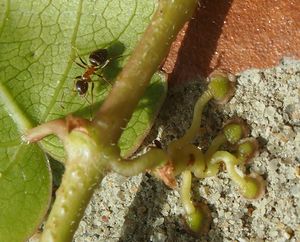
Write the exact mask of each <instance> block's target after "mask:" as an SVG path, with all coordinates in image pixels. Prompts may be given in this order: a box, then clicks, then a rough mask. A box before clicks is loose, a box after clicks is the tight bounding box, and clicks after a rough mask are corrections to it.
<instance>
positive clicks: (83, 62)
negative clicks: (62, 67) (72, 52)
mask: <svg viewBox="0 0 300 242" xmlns="http://www.w3.org/2000/svg"><path fill="white" fill-rule="evenodd" d="M78 57H79V59H80V61H81V62H82V64H84V65H85V66H87V65H88V64H87V63H86V62H85V61H84V60H83V59H82V58H81V57H80V55H78Z"/></svg>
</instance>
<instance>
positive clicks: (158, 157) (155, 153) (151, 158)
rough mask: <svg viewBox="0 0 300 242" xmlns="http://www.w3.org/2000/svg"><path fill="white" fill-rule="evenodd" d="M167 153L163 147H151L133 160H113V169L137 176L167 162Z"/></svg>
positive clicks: (111, 163) (123, 173)
mask: <svg viewBox="0 0 300 242" xmlns="http://www.w3.org/2000/svg"><path fill="white" fill-rule="evenodd" d="M167 160H168V157H167V154H166V153H165V152H164V151H163V150H161V149H151V150H149V151H148V152H147V153H145V154H143V155H141V156H139V157H137V158H135V159H132V160H123V159H121V158H120V159H118V160H112V161H111V162H110V166H111V169H112V170H113V171H115V172H117V173H119V174H121V175H124V176H135V175H137V174H139V173H141V172H145V171H146V170H148V169H152V168H154V167H158V166H159V165H161V164H163V163H166V162H167Z"/></svg>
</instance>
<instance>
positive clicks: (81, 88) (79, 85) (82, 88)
mask: <svg viewBox="0 0 300 242" xmlns="http://www.w3.org/2000/svg"><path fill="white" fill-rule="evenodd" d="M75 87H76V91H77V92H78V94H79V95H81V96H82V95H84V94H86V92H87V91H88V88H89V83H88V82H86V81H84V80H82V79H80V80H78V81H76V84H75Z"/></svg>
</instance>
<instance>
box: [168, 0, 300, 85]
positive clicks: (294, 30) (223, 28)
mask: <svg viewBox="0 0 300 242" xmlns="http://www.w3.org/2000/svg"><path fill="white" fill-rule="evenodd" d="M200 2H201V6H200V7H198V9H197V11H196V13H195V15H194V17H193V19H192V20H191V21H190V22H189V24H187V25H186V26H185V28H184V29H183V30H182V31H181V32H180V33H179V35H178V37H177V39H176V41H175V42H174V43H173V45H172V48H171V51H170V54H169V56H168V58H167V60H166V62H165V64H164V67H163V70H164V71H166V72H167V73H168V74H170V79H169V80H170V83H178V82H182V81H188V80H191V79H195V78H197V77H198V76H201V77H207V76H208V74H209V73H210V72H211V71H212V70H215V69H225V70H229V71H231V72H233V73H234V74H235V73H238V72H240V71H243V70H246V69H250V68H267V67H271V66H275V65H278V63H279V62H280V60H281V59H282V58H283V57H292V58H300V52H299V49H300V41H299V40H300V31H299V27H300V25H299V23H300V15H299V12H300V5H299V4H298V0H289V1H269V0H260V1H252V0H235V1H233V0H202V1H200Z"/></svg>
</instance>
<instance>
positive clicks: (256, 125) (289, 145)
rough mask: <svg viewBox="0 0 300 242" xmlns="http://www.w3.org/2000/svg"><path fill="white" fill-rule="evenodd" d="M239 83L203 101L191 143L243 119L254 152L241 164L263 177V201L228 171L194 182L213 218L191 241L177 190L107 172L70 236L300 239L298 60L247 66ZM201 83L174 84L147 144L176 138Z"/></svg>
mask: <svg viewBox="0 0 300 242" xmlns="http://www.w3.org/2000/svg"><path fill="white" fill-rule="evenodd" d="M237 82H238V84H237V90H236V94H235V96H234V97H233V98H232V99H231V101H230V102H229V103H228V104H226V105H225V106H218V105H216V104H214V103H210V104H209V105H208V107H207V108H206V110H205V113H204V117H203V125H202V132H203V136H201V137H200V138H199V139H198V140H197V141H196V142H195V144H197V145H199V147H201V148H203V149H205V148H207V146H208V144H209V142H210V141H211V138H212V137H213V136H214V135H216V134H217V132H218V130H219V129H220V127H221V126H222V124H223V123H224V122H225V121H226V120H227V119H228V118H229V117H232V116H239V117H241V118H243V119H245V120H247V122H248V124H249V125H250V127H251V135H252V136H254V137H256V138H257V139H258V141H259V143H260V152H259V154H258V155H257V156H256V157H255V158H254V159H253V160H252V162H251V163H250V164H249V165H247V167H246V169H248V170H250V171H255V172H257V173H259V174H261V175H262V176H263V177H264V178H265V180H266V187H267V191H266V194H265V195H264V196H263V198H262V199H260V200H257V201H249V200H246V199H244V198H243V197H241V195H240V194H239V192H238V189H237V187H236V186H235V185H234V184H233V182H232V181H231V180H230V179H229V177H228V175H227V174H226V171H224V172H221V173H220V174H219V175H218V176H217V177H212V178H207V179H203V180H197V179H194V181H193V195H194V198H195V200H200V201H204V202H206V203H207V204H208V206H209V207H210V209H211V211H212V217H213V223H212V226H211V230H210V232H209V234H208V235H206V236H202V237H201V238H199V239H196V238H194V237H193V236H192V235H190V234H189V233H187V232H186V230H185V227H184V222H183V220H182V213H183V209H182V206H181V204H180V199H179V192H178V191H179V189H178V188H177V189H175V190H170V189H169V188H167V187H166V186H165V185H164V184H163V183H162V182H161V181H158V180H156V179H155V178H153V177H151V176H150V175H148V174H141V175H139V176H136V177H132V178H125V177H122V176H119V175H116V174H110V175H108V176H107V177H106V178H105V180H104V181H103V183H102V184H101V186H100V185H99V188H98V189H97V191H96V193H95V194H94V196H93V199H92V201H91V203H90V205H89V206H88V208H87V210H86V214H85V217H84V219H83V220H82V222H81V223H80V226H79V229H78V231H77V233H76V236H75V240H74V241H76V242H83V241H84V242H86V241H124V242H125V241H128V242H129V241H133V242H135V241H155V242H163V241H168V242H171V241H172V242H173V241H178V242H181V241H182V242H185V241H215V242H222V241H239V242H250V241H253V242H254V241H255V242H259V241H272V242H284V241H291V242H296V241H300V61H295V60H291V59H284V60H283V61H282V63H281V64H280V65H279V66H277V67H274V68H270V69H266V70H258V69H252V70H247V71H245V72H243V73H240V74H239V75H238V79H237ZM204 88H205V83H204V81H203V80H193V81H190V82H186V83H185V84H184V85H180V86H179V85H178V86H173V87H172V89H170V90H169V94H168V97H167V100H166V102H165V104H164V106H163V108H162V110H161V112H160V115H159V117H158V119H157V121H156V123H155V125H154V127H153V130H152V132H151V134H150V136H149V137H148V139H147V141H146V143H147V142H148V143H149V142H151V141H152V140H153V139H155V138H157V139H159V140H160V141H161V143H162V145H163V147H165V146H166V144H167V143H168V142H169V141H170V140H172V139H174V138H177V137H180V136H181V135H182V134H183V133H184V130H186V129H187V128H188V127H189V124H190V121H191V117H192V111H193V106H194V103H195V101H196V99H197V97H198V96H199V95H200V94H201V92H202V91H203V90H204ZM145 145H146V144H145ZM178 182H179V183H180V179H178Z"/></svg>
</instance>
